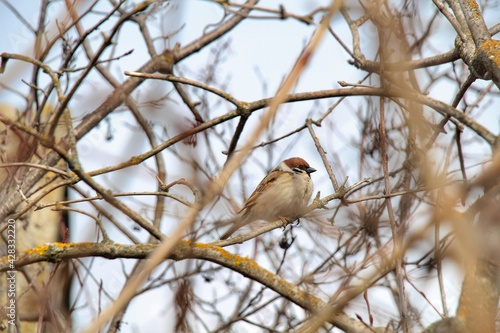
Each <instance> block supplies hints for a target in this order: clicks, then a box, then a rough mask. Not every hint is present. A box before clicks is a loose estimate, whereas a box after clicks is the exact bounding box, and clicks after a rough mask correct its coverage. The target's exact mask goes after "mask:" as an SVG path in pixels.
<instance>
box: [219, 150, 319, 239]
mask: <svg viewBox="0 0 500 333" xmlns="http://www.w3.org/2000/svg"><path fill="white" fill-rule="evenodd" d="M315 171H316V169H314V168H311V167H310V166H309V163H307V162H306V161H305V160H304V159H302V158H300V157H292V158H289V159H287V160H284V161H283V162H281V163H280V164H278V166H277V167H276V168H275V169H274V170H272V171H271V172H269V173H268V174H267V176H266V177H264V179H262V181H261V182H260V184H259V185H258V186H257V188H256V189H255V191H254V192H253V193H252V195H251V196H250V197H249V198H248V199H247V201H246V202H245V206H244V207H243V208H242V209H241V210H240V211H239V212H238V214H237V215H236V216H235V217H234V218H233V219H231V222H230V223H233V225H232V226H231V228H229V230H228V231H226V232H225V233H224V234H223V235H222V236H221V238H220V239H227V238H228V237H229V236H231V235H232V234H233V233H234V232H235V231H236V230H238V229H239V228H241V227H243V226H245V225H247V224H249V223H251V222H253V221H256V220H265V221H268V222H272V221H276V220H278V219H282V220H283V219H284V220H288V221H290V220H294V219H297V218H299V217H301V216H302V215H303V214H304V212H305V209H306V207H307V204H308V202H309V199H310V198H311V195H312V191H313V182H312V180H311V173H313V172H315Z"/></svg>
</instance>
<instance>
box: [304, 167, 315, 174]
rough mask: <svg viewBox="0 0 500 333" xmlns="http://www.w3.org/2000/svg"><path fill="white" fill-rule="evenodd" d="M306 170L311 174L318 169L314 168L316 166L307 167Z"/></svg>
mask: <svg viewBox="0 0 500 333" xmlns="http://www.w3.org/2000/svg"><path fill="white" fill-rule="evenodd" d="M306 172H307V174H309V175H310V174H311V173H313V172H316V169H314V168H307V169H306Z"/></svg>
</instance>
